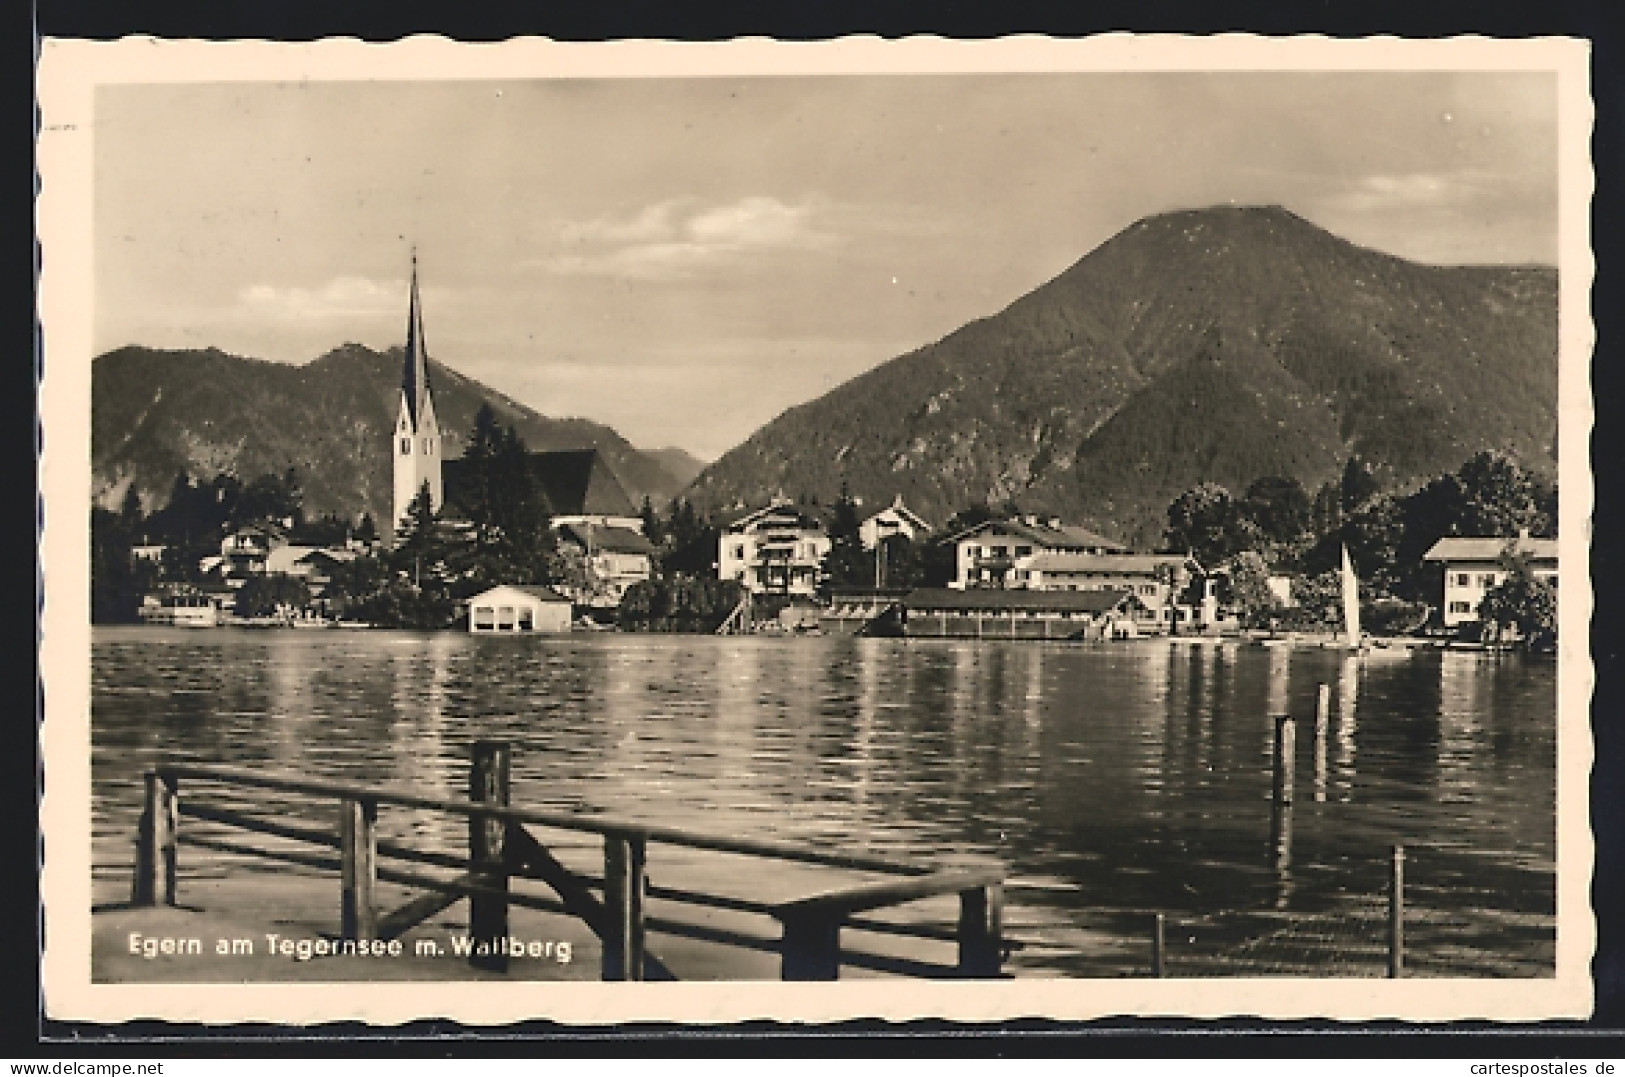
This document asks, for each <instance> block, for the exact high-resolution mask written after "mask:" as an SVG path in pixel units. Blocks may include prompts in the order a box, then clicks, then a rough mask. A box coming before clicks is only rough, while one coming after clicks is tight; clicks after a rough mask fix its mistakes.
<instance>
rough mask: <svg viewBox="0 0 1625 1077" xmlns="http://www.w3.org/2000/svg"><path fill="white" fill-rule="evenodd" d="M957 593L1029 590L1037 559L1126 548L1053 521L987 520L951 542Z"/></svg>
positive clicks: (1026, 518) (1033, 518)
mask: <svg viewBox="0 0 1625 1077" xmlns="http://www.w3.org/2000/svg"><path fill="white" fill-rule="evenodd" d="M948 541H951V542H953V543H954V578H953V580H952V581H950V582H949V584H948V586H949V587H952V588H955V589H957V590H964V589H967V588H977V587H1027V586H1028V585H1029V583H1030V580H1031V576H1032V561H1033V558H1034V557H1036V556H1038V555H1039V554H1054V553H1066V554H1095V555H1098V554H1109V553H1127V552H1128V547H1126V546H1123V545H1122V544H1120V543H1117V542H1113V541H1112V540H1111V539H1108V538H1104V537H1102V536H1100V535H1097V534H1095V533H1094V532H1092V531H1088V530H1086V529H1084V528H1082V527H1073V526H1071V525H1069V524H1063V523H1061V521H1060V520H1059V519H1057V518H1055V517H1048V518H1040V517H1037V516H1021V517H1018V518H1015V519H1010V520H988V521H986V522H985V523H981V524H977V525H976V526H975V527H971V528H967V529H966V530H964V531H961V532H960V533H959V534H957V535H954V536H952V537H951V538H950V539H949V540H948Z"/></svg>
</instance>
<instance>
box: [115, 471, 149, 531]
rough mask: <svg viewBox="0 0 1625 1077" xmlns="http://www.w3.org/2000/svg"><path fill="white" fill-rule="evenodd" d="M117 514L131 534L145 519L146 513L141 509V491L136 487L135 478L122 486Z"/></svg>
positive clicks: (120, 521)
mask: <svg viewBox="0 0 1625 1077" xmlns="http://www.w3.org/2000/svg"><path fill="white" fill-rule="evenodd" d="M118 514H119V523H120V524H121V525H123V526H124V528H125V529H127V530H128V531H129V532H130V533H131V534H132V535H133V534H135V533H136V531H137V530H138V529H139V528H140V526H141V524H142V522H143V521H144V520H145V519H146V514H145V513H143V512H142V511H141V491H139V490H137V489H136V486H135V480H133V479H132V480H131V481H130V485H129V486H127V487H125V488H124V500H123V502H122V504H120V506H119V513H118Z"/></svg>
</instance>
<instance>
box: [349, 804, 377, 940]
mask: <svg viewBox="0 0 1625 1077" xmlns="http://www.w3.org/2000/svg"><path fill="white" fill-rule="evenodd" d="M377 824H378V805H377V804H376V803H375V802H373V801H371V800H357V799H354V798H351V797H346V798H344V799H343V800H341V801H339V874H340V877H341V880H342V882H341V886H342V891H341V897H340V902H339V936H340V937H341V938H345V939H355V940H357V941H360V942H371V941H372V940H373V939H376V938H377V937H378V900H377V889H378V825H377Z"/></svg>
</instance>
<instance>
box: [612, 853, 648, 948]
mask: <svg viewBox="0 0 1625 1077" xmlns="http://www.w3.org/2000/svg"><path fill="white" fill-rule="evenodd" d="M646 856H647V849H646V846H645V843H644V840H643V839H642V838H641V837H621V836H619V835H615V834H605V835H604V913H605V916H606V917H607V920H608V922H607V923H606V924H605V925H604V927H605V931H604V936H603V938H604V962H603V978H604V979H606V980H641V979H643V938H644V927H643V915H644V909H643V907H644V898H645V896H646V894H647V891H648V870H647V862H646Z"/></svg>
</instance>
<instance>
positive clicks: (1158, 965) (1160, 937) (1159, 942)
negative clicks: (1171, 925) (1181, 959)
mask: <svg viewBox="0 0 1625 1077" xmlns="http://www.w3.org/2000/svg"><path fill="white" fill-rule="evenodd" d="M1167 924H1168V921H1167V917H1165V916H1164V915H1163V914H1162V913H1160V912H1159V913H1157V915H1156V917H1155V918H1154V919H1153V920H1152V922H1151V975H1153V976H1155V977H1156V978H1157V979H1159V980H1160V979H1162V978H1163V977H1165V976H1167V975H1168V970H1167V965H1166V961H1167V957H1166V954H1167V943H1166V942H1165V941H1164V938H1165V929H1166V928H1167Z"/></svg>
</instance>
